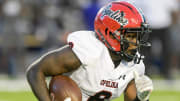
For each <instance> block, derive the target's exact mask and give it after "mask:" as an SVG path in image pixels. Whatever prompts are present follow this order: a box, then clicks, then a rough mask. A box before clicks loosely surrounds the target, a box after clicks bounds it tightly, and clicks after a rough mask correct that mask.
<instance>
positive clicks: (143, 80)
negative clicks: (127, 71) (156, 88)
mask: <svg viewBox="0 0 180 101" xmlns="http://www.w3.org/2000/svg"><path fill="white" fill-rule="evenodd" d="M134 79H135V84H136V89H137V96H138V98H139V100H141V101H146V100H148V99H149V96H150V94H151V92H152V90H153V83H152V80H151V79H150V78H149V77H148V76H146V75H142V76H140V75H139V74H138V72H137V71H134Z"/></svg>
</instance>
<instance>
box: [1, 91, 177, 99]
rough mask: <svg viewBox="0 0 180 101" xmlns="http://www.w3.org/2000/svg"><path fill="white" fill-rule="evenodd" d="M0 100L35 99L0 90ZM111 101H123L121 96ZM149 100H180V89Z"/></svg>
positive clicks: (156, 92) (22, 93) (154, 96)
mask: <svg viewBox="0 0 180 101" xmlns="http://www.w3.org/2000/svg"><path fill="white" fill-rule="evenodd" d="M0 101H37V100H36V98H35V97H34V95H33V94H32V92H23V91H22V92H20V91H19V92H0ZM113 101H124V100H123V97H120V98H118V99H115V100H113ZM150 101H180V91H154V92H153V93H152V95H151V97H150Z"/></svg>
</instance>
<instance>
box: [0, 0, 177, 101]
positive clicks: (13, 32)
mask: <svg viewBox="0 0 180 101" xmlns="http://www.w3.org/2000/svg"><path fill="white" fill-rule="evenodd" d="M110 1H117V0H0V101H15V99H16V98H15V99H13V100H11V99H9V98H8V97H7V96H6V95H7V94H6V93H7V92H14V91H15V92H16V91H18V92H19V91H20V92H21V91H27V92H30V88H29V85H28V84H27V81H26V80H25V71H26V69H27V67H28V65H30V64H31V63H32V62H33V61H34V60H36V59H37V58H38V57H40V56H41V55H42V54H44V53H46V52H48V51H50V50H53V49H56V48H59V47H61V46H62V45H64V44H65V43H66V41H65V38H66V36H67V34H68V33H70V32H73V31H77V30H94V25H93V24H94V17H95V16H96V13H97V11H98V10H99V8H100V7H102V6H103V5H104V4H106V3H108V2H110ZM124 1H127V0H124ZM128 1H130V2H133V3H134V4H136V6H137V7H140V8H141V9H142V11H143V12H144V14H145V16H146V18H147V19H148V22H149V23H150V25H151V27H152V29H153V32H152V33H151V35H150V41H151V43H152V47H151V48H148V49H147V50H145V52H144V54H145V55H146V59H145V65H146V73H147V75H149V76H150V77H151V78H152V79H153V82H154V84H155V90H157V91H163V92H164V91H168V93H169V90H173V91H175V94H176V92H178V94H179V93H180V86H179V84H180V46H179V43H180V0H128ZM27 92H26V93H24V92H23V94H25V95H26V94H30V95H31V94H32V93H31V92H30V93H27ZM171 93H173V92H171ZM14 94H15V93H14ZM23 94H22V93H20V95H23ZM173 94H174V93H173ZM15 96H18V95H15ZM31 96H32V97H34V96H33V95H31ZM154 96H155V98H152V99H155V100H154V101H160V100H156V98H157V96H156V93H155V95H154ZM164 96H166V97H167V95H164ZM164 96H163V97H162V98H164ZM152 97H153V96H152ZM171 97H173V98H174V96H171ZM171 97H170V98H169V99H171ZM21 98H22V96H21ZM21 98H19V99H18V98H17V99H18V100H17V101H20V99H21ZM8 99H9V100H8ZM177 99H178V100H173V101H180V98H177ZM22 101H23V100H22ZM26 101H27V100H26ZM29 101H32V100H29ZM33 101H34V100H33ZM163 101H170V100H167V98H166V99H165V100H163ZM171 101H172V100H171Z"/></svg>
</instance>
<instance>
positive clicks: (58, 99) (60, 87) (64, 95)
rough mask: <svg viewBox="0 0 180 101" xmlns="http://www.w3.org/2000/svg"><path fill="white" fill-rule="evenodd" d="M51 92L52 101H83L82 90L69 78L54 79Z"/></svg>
mask: <svg viewBox="0 0 180 101" xmlns="http://www.w3.org/2000/svg"><path fill="white" fill-rule="evenodd" d="M49 92H50V96H51V99H52V101H82V94H81V90H80V88H79V87H78V85H77V84H76V82H75V81H73V80H72V79H71V78H70V77H68V76H63V75H58V76H54V77H52V79H51V80H50V84H49Z"/></svg>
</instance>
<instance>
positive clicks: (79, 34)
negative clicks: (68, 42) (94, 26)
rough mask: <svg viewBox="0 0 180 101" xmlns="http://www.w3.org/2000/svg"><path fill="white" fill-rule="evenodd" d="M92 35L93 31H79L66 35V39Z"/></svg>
mask: <svg viewBox="0 0 180 101" xmlns="http://www.w3.org/2000/svg"><path fill="white" fill-rule="evenodd" d="M93 35H94V32H93V31H86V30H80V31H75V32H72V33H70V34H69V35H68V39H70V38H73V37H76V38H82V37H87V36H93ZM87 38H88V37H87Z"/></svg>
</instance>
